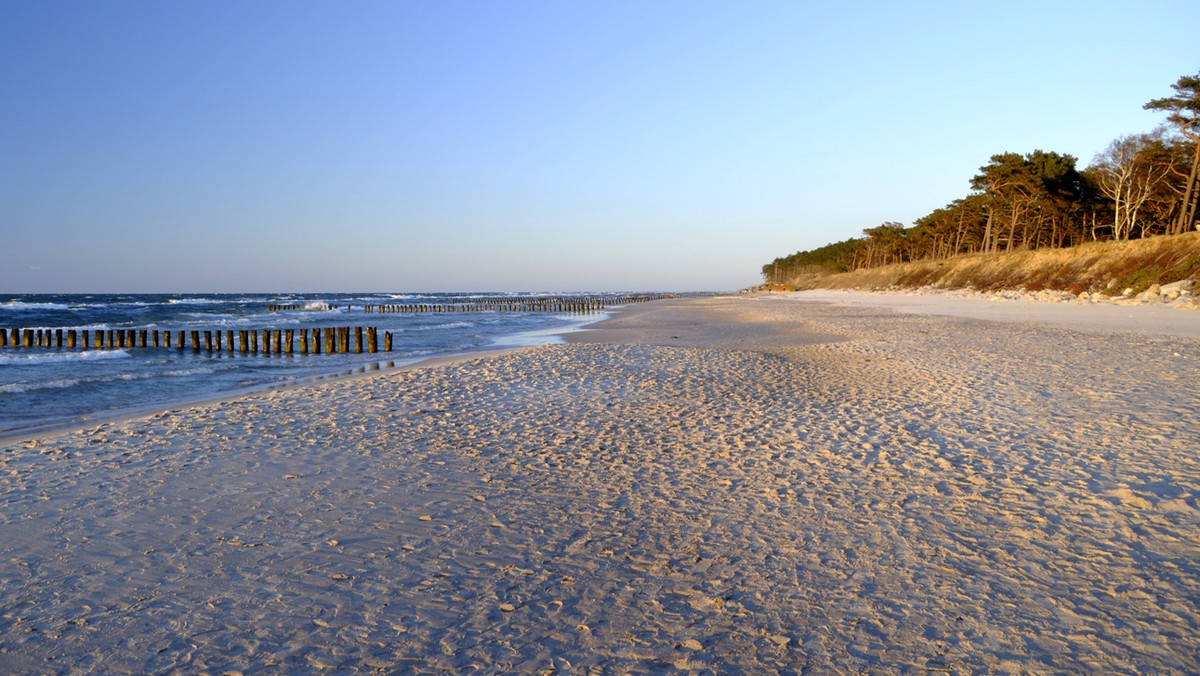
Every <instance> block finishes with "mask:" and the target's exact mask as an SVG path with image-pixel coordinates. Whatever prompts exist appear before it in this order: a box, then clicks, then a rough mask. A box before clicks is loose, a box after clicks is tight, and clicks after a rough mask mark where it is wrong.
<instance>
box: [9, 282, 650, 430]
mask: <svg viewBox="0 0 1200 676" xmlns="http://www.w3.org/2000/svg"><path fill="white" fill-rule="evenodd" d="M633 297H639V296H634V295H631V294H600V293H596V294H592V293H570V294H557V293H556V294H546V293H509V294H487V293H478V294H464V293H455V294H444V293H305V294H254V293H246V294H133V295H129V294H71V295H11V296H0V328H4V329H7V330H8V331H9V332H10V334H11V331H12V329H21V330H22V335H23V333H24V330H25V329H33V330H35V331H36V330H37V329H42V330H43V331H46V330H49V331H53V330H55V329H64V333H65V332H66V331H67V330H70V329H75V330H77V331H82V330H88V331H90V332H92V333H93V334H94V332H96V331H109V330H114V329H125V330H128V329H138V330H140V329H146V330H148V331H155V330H157V331H160V332H163V331H171V332H172V333H173V334H175V335H178V331H181V330H182V331H185V332H187V334H188V335H189V336H190V333H191V331H194V330H195V331H209V330H211V331H214V332H215V331H218V330H219V331H222V332H226V331H228V330H234V331H235V335H237V334H236V332H237V331H240V330H250V329H253V330H262V329H272V330H275V329H282V330H286V329H295V330H299V329H314V328H322V329H323V328H326V327H374V328H376V329H377V331H378V336H379V338H378V344H379V350H380V351H379V352H376V353H369V352H366V351H364V352H362V353H357V352H348V353H340V352H339V353H334V354H328V353H325V352H324V351H322V354H300V353H299V352H298V349H299V348H298V347H297V348H296V350H295V351H294V352H293V353H292V354H290V355H289V354H275V353H274V352H271V353H264V352H262V351H259V352H257V353H247V354H242V353H240V352H229V351H220V352H216V351H214V352H208V351H206V350H201V351H194V350H192V349H191V343H190V340H189V343H188V347H187V349H183V350H180V349H177V348H176V347H174V345H176V344H177V342H176V343H173V347H171V348H164V347H160V348H154V347H146V348H142V347H125V348H116V349H112V348H105V349H96V348H94V347H91V348H89V349H79V348H78V347H77V348H76V349H68V348H66V347H63V348H56V347H14V346H12V345H11V342H10V345H9V346H7V347H0V438H14V437H20V436H26V435H30V434H37V433H41V432H45V431H49V430H55V429H66V428H71V427H77V426H87V425H90V424H96V423H99V422H102V421H105V420H111V419H114V418H120V417H125V416H128V415H135V414H139V413H144V412H150V411H155V410H161V409H165V408H171V407H175V406H179V405H184V404H187V403H195V402H199V401H206V400H210V399H215V398H220V397H224V396H229V395H234V394H240V393H248V392H253V391H260V390H267V389H273V388H278V387H282V386H287V385H291V384H297V383H305V382H312V381H317V380H321V379H326V378H331V377H337V376H341V375H352V374H356V373H367V372H370V371H380V370H385V369H390V368H396V367H399V366H404V365H408V364H412V363H415V362H418V361H422V360H425V359H429V358H434V357H440V356H451V355H460V354H467V353H472V352H480V351H487V350H492V349H503V348H510V347H521V346H530V345H540V344H548V343H555V342H561V341H562V340H563V338H562V336H563V334H565V333H568V332H571V331H577V330H580V329H581V328H583V327H584V326H586V325H587V324H589V323H592V322H596V321H598V320H601V319H604V318H605V317H606V316H607V312H606V311H605V310H604V309H595V308H597V307H598V306H603V307H604V308H611V307H614V306H618V305H621V304H624V303H626V302H629V301H630V299H631V298H633ZM539 299H540V300H543V301H545V300H548V299H554V300H575V301H583V300H588V301H591V307H592V308H593V309H589V310H586V311H574V310H569V309H563V308H565V307H567V306H563V305H555V306H549V308H550V309H534V308H535V306H534V305H533V302H534V301H537V300H539ZM467 303H471V304H473V305H472V306H471V307H473V308H484V309H481V310H474V311H468V312H430V311H425V312H395V311H390V312H379V311H377V309H378V308H380V307H381V306H382V307H385V308H390V309H392V310H395V309H398V308H397V306H410V308H411V306H422V305H423V306H425V308H424V309H426V310H428V309H430V308H431V307H433V308H437V307H441V308H447V307H463V306H464V305H465V304H467ZM542 307H543V308H544V307H546V306H542ZM368 309H371V311H368ZM399 309H403V307H401V308H399ZM418 309H419V308H418ZM297 332H298V331H297ZM385 332H390V333H391V334H392V340H393V342H392V350H391V352H383V351H382V350H383V348H384V345H383V341H384V338H383V336H384V334H385Z"/></svg>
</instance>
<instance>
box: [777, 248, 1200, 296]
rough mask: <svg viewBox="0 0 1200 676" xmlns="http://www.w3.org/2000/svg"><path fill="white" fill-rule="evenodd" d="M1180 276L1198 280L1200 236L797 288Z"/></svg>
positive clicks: (979, 260)
mask: <svg viewBox="0 0 1200 676" xmlns="http://www.w3.org/2000/svg"><path fill="white" fill-rule="evenodd" d="M1183 279H1191V280H1195V281H1197V282H1200V233H1188V234H1185V235H1176V236H1171V237H1151V238H1148V239H1141V240H1134V241H1131V242H1089V243H1087V244H1083V245H1080V246H1077V247H1072V248H1068V249H1043V250H1038V251H1015V252H1009V253H999V254H976V255H971V256H961V257H958V258H952V259H949V260H943V261H918V262H913V263H902V264H898V265H890V266H886V267H881V268H874V269H870V270H855V271H853V272H844V273H838V274H832V275H805V276H801V277H799V278H797V279H796V280H794V284H795V286H796V288H798V289H818V288H819V289H881V288H887V287H914V288H915V287H923V286H932V287H936V288H941V289H963V288H973V289H977V290H981V291H993V290H999V289H1026V290H1029V291H1040V290H1043V289H1052V290H1058V291H1069V292H1071V293H1076V294H1077V293H1080V292H1082V291H1091V292H1101V293H1107V294H1112V295H1120V294H1121V293H1123V292H1124V291H1125V290H1126V289H1133V293H1140V292H1141V291H1144V290H1146V289H1147V288H1149V287H1150V286H1151V285H1153V284H1167V283H1171V282H1176V281H1179V280H1183Z"/></svg>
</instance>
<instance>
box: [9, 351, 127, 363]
mask: <svg viewBox="0 0 1200 676" xmlns="http://www.w3.org/2000/svg"><path fill="white" fill-rule="evenodd" d="M129 356H131V355H130V354H129V353H128V352H126V351H125V350H84V351H82V352H55V353H51V354H46V353H21V352H17V353H13V352H11V351H10V352H6V353H3V354H0V364H7V365H11V366H25V365H31V364H61V363H64V362H72V361H100V360H105V359H124V358H126V357H129Z"/></svg>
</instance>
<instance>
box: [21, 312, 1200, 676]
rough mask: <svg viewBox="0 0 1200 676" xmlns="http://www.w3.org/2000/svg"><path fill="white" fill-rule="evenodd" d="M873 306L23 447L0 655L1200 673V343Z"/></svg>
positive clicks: (614, 342)
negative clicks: (1199, 605) (1198, 364)
mask: <svg viewBox="0 0 1200 676" xmlns="http://www.w3.org/2000/svg"><path fill="white" fill-rule="evenodd" d="M872 298H880V297H877V296H872V295H869V294H858V295H855V296H854V297H841V298H837V299H830V298H828V297H826V298H821V297H819V294H817V295H806V294H796V295H789V296H786V297H749V298H712V299H700V300H688V301H670V302H658V303H651V304H647V305H645V306H639V307H637V308H635V309H631V310H629V311H627V312H624V313H622V314H621V315H620V316H619V317H618V318H616V319H614V320H612V321H610V322H607V323H605V324H603V325H601V326H602V330H597V331H589V332H582V333H577V334H572V335H571V341H572V342H570V343H569V344H565V345H549V346H543V347H536V348H528V349H523V350H519V351H515V352H509V353H504V354H495V355H490V356H487V357H483V358H479V359H474V360H468V361H464V362H458V363H450V364H442V365H439V366H437V367H436V368H422V369H413V370H406V371H400V372H389V373H383V374H380V375H376V376H371V377H365V378H357V379H353V380H344V381H336V382H329V383H321V384H317V385H310V386H304V387H297V388H292V389H288V390H283V391H278V392H272V393H263V394H256V395H251V396H246V397H243V398H238V399H233V400H228V401H222V402H212V403H207V404H200V405H195V406H188V407H181V408H178V409H175V410H170V411H164V412H161V413H156V414H154V415H150V416H146V417H141V418H136V419H130V420H125V421H118V422H112V423H107V424H104V425H100V426H97V427H95V428H92V429H87V430H80V431H74V432H67V433H62V434H58V435H53V436H46V437H43V438H40V439H37V440H30V441H21V442H16V443H12V444H9V445H8V446H4V447H0V497H2V500H3V502H2V504H3V510H2V511H0V580H2V582H3V583H2V585H0V608H2V614H0V668H2V669H3V670H4V671H6V672H15V673H46V672H62V673H105V674H108V673H127V672H138V673H142V672H171V671H180V672H187V673H193V672H198V671H209V672H213V673H224V672H239V671H240V672H244V673H271V672H277V671H281V670H289V671H293V672H306V671H317V670H329V671H346V672H370V671H381V672H397V671H399V672H413V673H432V672H447V671H450V672H464V671H478V672H481V673H499V672H512V671H520V672H533V673H539V672H557V673H659V672H671V671H681V672H696V673H774V672H802V671H806V670H807V671H813V672H859V671H871V672H873V673H989V672H994V673H1023V672H1080V671H1096V672H1104V673H1145V672H1153V673H1172V672H1174V673H1187V672H1196V671H1198V670H1200V658H1198V657H1197V656H1198V655H1200V626H1198V625H1200V608H1198V607H1197V606H1198V604H1200V466H1198V465H1200V458H1198V456H1197V452H1196V450H1197V449H1198V448H1200V423H1197V419H1198V415H1200V391H1198V388H1200V377H1198V376H1200V368H1198V366H1197V360H1198V359H1200V340H1198V339H1197V338H1195V337H1190V336H1186V335H1185V336H1179V335H1173V334H1172V332H1171V331H1170V330H1167V331H1165V332H1164V331H1154V330H1145V329H1144V327H1143V330H1140V331H1127V330H1124V329H1119V328H1118V327H1114V329H1113V330H1101V329H1100V328H1096V327H1090V328H1088V330H1086V331H1079V330H1074V329H1070V328H1064V327H1062V326H1059V325H1055V324H1050V323H1046V322H1043V321H1036V320H1032V321H1030V320H1017V321H991V320H981V319H972V318H961V317H955V316H951V315H947V314H942V315H938V314H929V313H928V312H923V313H911V312H909V313H905V312H899V311H897V310H896V309H893V308H887V307H881V305H884V304H886V303H885V302H883V301H879V302H875V303H873V304H872V302H871V299H872ZM979 302H981V303H982V302H983V301H979ZM993 305H995V304H993ZM1178 315H1179V316H1181V317H1183V316H1191V313H1182V312H1181V313H1178ZM1180 321H1185V320H1180ZM1136 323H1137V322H1136V320H1135V324H1136ZM1176 333H1177V332H1176Z"/></svg>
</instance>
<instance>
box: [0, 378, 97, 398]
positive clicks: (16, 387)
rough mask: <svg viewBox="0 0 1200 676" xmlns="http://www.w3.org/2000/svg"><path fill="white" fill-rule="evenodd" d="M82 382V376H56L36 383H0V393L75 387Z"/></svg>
mask: <svg viewBox="0 0 1200 676" xmlns="http://www.w3.org/2000/svg"><path fill="white" fill-rule="evenodd" d="M82 382H83V379H82V378H57V379H55V380H45V381H42V382H37V383H4V384H0V394H24V393H25V392H33V391H36V390H62V389H66V388H68V387H75V386H76V385H78V384H80V383H82Z"/></svg>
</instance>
